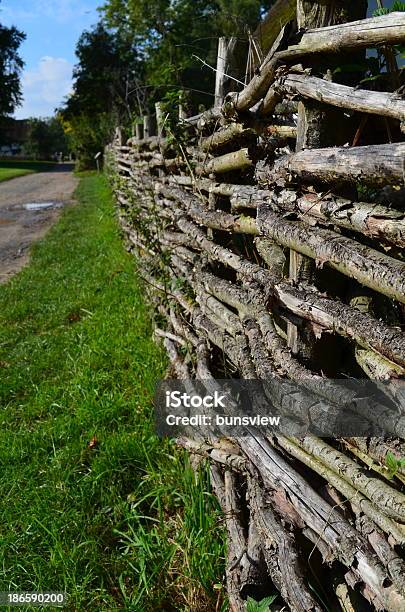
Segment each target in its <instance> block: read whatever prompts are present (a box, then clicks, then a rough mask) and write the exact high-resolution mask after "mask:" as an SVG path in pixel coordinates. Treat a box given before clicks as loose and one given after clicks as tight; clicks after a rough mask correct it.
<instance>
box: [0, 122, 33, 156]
mask: <svg viewBox="0 0 405 612" xmlns="http://www.w3.org/2000/svg"><path fill="white" fill-rule="evenodd" d="M29 130H30V126H29V121H28V120H26V119H12V118H11V117H0V156H3V157H10V156H15V155H22V152H23V146H24V143H25V142H26V141H27V139H28V136H29Z"/></svg>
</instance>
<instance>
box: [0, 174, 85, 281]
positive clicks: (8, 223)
mask: <svg viewBox="0 0 405 612" xmlns="http://www.w3.org/2000/svg"><path fill="white" fill-rule="evenodd" d="M77 182H78V179H77V178H76V177H75V176H74V174H73V165H70V164H61V165H60V166H57V168H56V169H55V170H53V171H52V172H42V173H38V174H30V175H27V176H22V177H20V178H15V179H11V180H10V181H6V182H4V183H0V283H4V282H6V281H7V280H8V279H9V278H10V277H11V276H12V275H13V274H15V273H16V272H18V271H19V270H20V269H21V268H22V267H23V266H24V265H25V264H26V263H27V261H28V259H29V247H30V246H31V244H32V243H33V242H34V241H35V240H38V239H39V238H41V237H42V236H43V235H44V234H45V233H46V231H47V230H48V229H49V228H50V227H51V225H52V224H53V223H54V222H55V221H56V219H57V218H58V215H59V213H60V210H61V208H62V207H63V205H65V204H68V203H70V202H72V194H73V191H74V190H75V188H76V186H77ZM36 204H39V205H41V204H42V206H39V207H37V206H35V205H36ZM26 205H28V207H26ZM32 205H34V206H32Z"/></svg>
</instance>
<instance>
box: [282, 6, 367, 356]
mask: <svg viewBox="0 0 405 612" xmlns="http://www.w3.org/2000/svg"><path fill="white" fill-rule="evenodd" d="M353 5H354V6H353ZM345 10H346V12H345V13H343V8H342V6H341V5H337V4H336V3H335V2H333V1H332V0H329V2H325V1H324V0H323V1H322V0H316V1H315V2H314V1H313V0H297V22H298V29H299V30H301V29H307V28H321V27H325V26H328V25H333V24H335V23H337V22H338V21H342V20H344V21H352V20H353V21H354V20H355V19H363V18H364V17H365V16H366V12H367V2H365V1H364V0H360V1H359V2H351V3H349V2H347V8H346V9H345ZM338 112H339V111H336V110H328V108H327V107H326V106H325V105H322V104H321V103H318V102H313V101H305V103H303V102H299V104H298V122H297V144H296V151H297V152H298V151H301V150H302V149H310V148H311V149H313V148H322V147H327V146H331V145H336V144H338V143H337V142H336V128H337V126H339V127H340V128H341V137H344V136H345V129H344V128H343V129H342V126H341V121H340V122H339V123H337V122H336V120H337V118H338V117H339V115H338ZM340 119H341V117H340ZM341 144H344V143H343V142H342V143H341ZM289 274H290V278H291V280H293V281H294V282H295V283H298V284H299V283H301V282H305V281H306V282H311V281H312V280H313V277H314V274H315V263H314V261H313V260H312V259H310V258H308V257H306V256H305V255H301V254H299V253H297V252H296V251H293V250H292V249H290V270H289ZM300 336H301V337H300ZM311 336H313V334H312V332H311V331H310V330H309V327H308V326H306V328H305V330H304V332H303V333H301V334H300V333H299V331H298V328H297V327H296V325H294V324H293V323H288V326H287V338H288V345H289V347H290V348H291V350H292V352H293V353H295V354H296V353H300V354H301V355H302V356H303V357H305V358H310V357H311V354H312V352H313V350H312V349H313V347H314V345H315V338H314V337H311ZM310 347H312V348H310Z"/></svg>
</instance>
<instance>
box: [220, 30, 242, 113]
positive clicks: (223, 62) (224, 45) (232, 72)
mask: <svg viewBox="0 0 405 612" xmlns="http://www.w3.org/2000/svg"><path fill="white" fill-rule="evenodd" d="M246 59H247V44H246V43H244V42H241V41H240V40H238V39H237V38H236V37H235V36H232V37H231V38H225V37H221V38H219V39H218V54H217V71H216V75H215V103H214V106H222V103H223V101H224V98H225V96H226V94H227V93H229V92H230V91H238V90H240V89H241V87H242V86H243V85H242V83H243V79H244V77H245V69H246ZM238 82H239V84H238Z"/></svg>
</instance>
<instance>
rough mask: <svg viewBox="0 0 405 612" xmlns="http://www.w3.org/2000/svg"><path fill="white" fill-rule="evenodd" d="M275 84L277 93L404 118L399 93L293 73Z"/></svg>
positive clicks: (364, 111)
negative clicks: (365, 88)
mask: <svg viewBox="0 0 405 612" xmlns="http://www.w3.org/2000/svg"><path fill="white" fill-rule="evenodd" d="M277 87H280V90H279V92H280V93H293V94H300V95H301V96H303V97H304V98H310V99H312V100H318V101H319V102H322V103H324V104H331V105H332V106H336V107H338V108H345V109H348V110H353V111H358V112H361V113H371V114H376V115H382V116H385V117H393V118H394V119H399V120H400V121H404V120H405V99H404V98H403V97H402V96H400V95H399V94H395V93H394V94H392V93H385V92H380V91H368V90H364V89H357V88H354V87H347V86H346V85H340V84H338V83H333V82H331V81H327V80H325V79H319V78H317V77H313V76H309V75H307V74H294V73H289V74H287V75H286V76H283V77H281V78H280V79H279V81H278V83H277Z"/></svg>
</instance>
